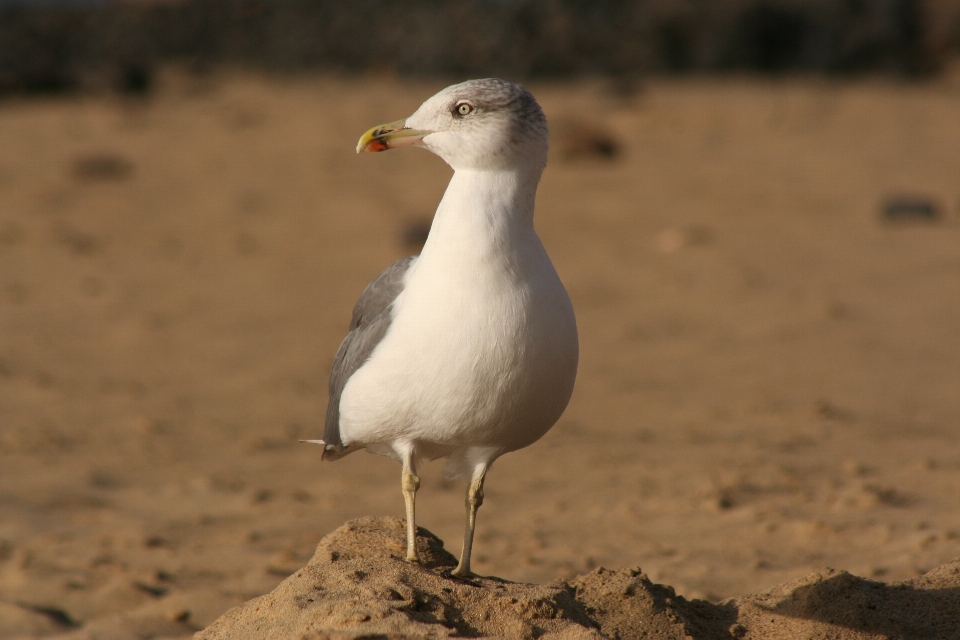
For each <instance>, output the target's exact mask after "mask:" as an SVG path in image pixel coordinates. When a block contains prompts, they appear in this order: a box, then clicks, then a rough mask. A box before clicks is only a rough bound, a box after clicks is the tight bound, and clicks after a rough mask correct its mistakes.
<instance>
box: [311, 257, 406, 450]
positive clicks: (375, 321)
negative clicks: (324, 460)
mask: <svg viewBox="0 0 960 640" xmlns="http://www.w3.org/2000/svg"><path fill="white" fill-rule="evenodd" d="M417 257H418V256H410V257H407V258H403V259H402V260H397V261H396V262H394V263H393V264H392V265H390V266H389V267H387V268H386V269H385V270H384V271H383V273H381V274H380V275H379V276H377V277H376V278H375V279H374V280H373V282H371V283H370V284H368V285H367V288H366V289H364V290H363V293H362V294H361V295H360V299H359V300H357V304H356V306H355V307H354V308H353V318H351V320H350V331H349V332H348V333H347V337H346V338H344V339H343V342H342V343H341V344H340V348H339V349H338V350H337V355H336V357H335V358H334V359H333V367H332V368H331V369H330V402H329V404H328V405H327V424H326V428H325V429H324V432H323V441H324V442H325V443H326V444H327V446H330V445H332V446H333V447H334V450H333V451H331V453H333V454H334V455H336V454H335V453H334V452H341V451H343V440H342V439H341V438H340V396H341V394H342V393H343V388H344V387H345V386H346V385H347V380H349V379H350V376H352V375H353V374H354V373H356V371H357V369H359V368H360V367H362V366H363V365H364V364H366V362H367V360H369V359H370V356H371V355H372V354H373V350H374V349H375V348H376V347H377V345H378V344H380V341H381V340H383V336H385V335H387V330H388V329H389V328H390V323H391V321H392V315H391V309H392V307H393V301H394V300H396V299H397V296H399V295H400V292H401V291H403V277H404V275H405V274H406V273H407V270H408V269H410V267H411V266H412V265H413V263H414V262H415V261H416V259H417ZM337 457H339V456H337Z"/></svg>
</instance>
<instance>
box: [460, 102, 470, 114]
mask: <svg viewBox="0 0 960 640" xmlns="http://www.w3.org/2000/svg"><path fill="white" fill-rule="evenodd" d="M471 113H473V105H472V104H470V103H469V102H461V103H459V104H458V105H457V114H458V115H461V116H466V115H470V114H471Z"/></svg>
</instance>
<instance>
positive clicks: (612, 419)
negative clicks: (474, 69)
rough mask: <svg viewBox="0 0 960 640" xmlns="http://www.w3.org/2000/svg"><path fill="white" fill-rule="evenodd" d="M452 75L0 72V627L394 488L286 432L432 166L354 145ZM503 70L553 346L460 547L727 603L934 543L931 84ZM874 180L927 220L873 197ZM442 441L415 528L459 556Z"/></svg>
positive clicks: (947, 419) (946, 505) (945, 511)
mask: <svg viewBox="0 0 960 640" xmlns="http://www.w3.org/2000/svg"><path fill="white" fill-rule="evenodd" d="M449 80H450V81H451V82H452V81H456V80H459V79H458V78H451V79H449ZM446 84H449V82H447V81H445V80H442V79H440V80H430V81H426V80H423V81H401V80H397V79H395V78H388V77H369V78H363V79H345V78H337V77H329V76H297V77H289V78H276V77H273V78H265V77H260V76H256V75H249V74H243V75H241V74H221V75H212V76H205V77H194V76H191V75H188V74H184V73H180V72H177V71H175V70H168V71H166V72H164V74H163V75H162V76H161V78H160V81H159V86H158V90H157V92H156V93H155V94H154V95H152V96H150V97H148V98H143V99H122V98H118V97H113V96H75V97H66V98H64V97H60V98H56V97H50V98H31V99H9V100H6V101H4V102H2V103H0V637H2V638H21V637H60V636H63V637H65V638H93V637H110V638H114V637H115V638H126V637H131V638H132V637H189V636H190V635H192V633H193V632H194V631H196V630H199V629H201V628H203V627H205V626H207V625H209V624H210V623H211V622H212V621H213V620H214V619H216V618H217V617H218V616H220V615H221V614H222V613H223V612H224V611H226V610H227V609H228V608H230V607H232V606H235V605H237V604H239V603H241V602H243V601H245V600H247V599H249V598H252V597H255V596H259V595H262V594H264V593H267V592H269V591H270V590H271V589H273V588H274V587H276V586H277V585H278V584H279V583H280V582H281V580H283V579H284V578H285V577H287V576H289V575H291V574H293V573H294V572H295V571H297V570H298V569H299V568H300V567H302V566H303V565H304V564H305V563H306V562H307V561H308V560H309V559H310V558H311V556H312V555H313V553H314V549H315V548H316V546H317V543H318V542H319V541H320V539H321V538H323V536H325V535H326V534H328V533H330V532H331V531H333V530H334V529H336V528H337V527H339V526H340V525H342V524H343V523H344V522H345V521H347V520H349V519H351V518H358V517H362V516H394V517H402V516H403V500H402V498H401V496H400V489H399V478H400V470H399V467H398V466H397V465H396V464H395V463H393V462H391V461H389V460H387V459H385V458H380V457H375V456H370V455H367V454H364V453H358V454H355V455H351V456H349V457H347V458H345V459H343V460H341V461H338V462H335V463H332V464H328V463H323V464H321V463H320V457H319V450H317V449H316V448H314V447H311V446H309V445H303V444H299V443H298V440H299V439H301V438H317V437H320V436H321V435H322V417H323V412H324V410H325V407H326V384H327V374H328V371H329V367H330V364H331V361H332V358H333V355H334V353H335V352H336V349H337V346H338V344H339V342H340V340H341V339H342V337H343V335H344V333H345V331H346V326H347V323H348V321H349V317H350V311H351V308H352V305H353V303H354V302H355V300H356V298H357V296H358V295H359V294H360V292H361V291H362V290H363V287H364V286H365V285H366V283H367V282H368V281H369V280H370V279H371V278H373V277H374V276H376V275H377V274H378V273H379V272H380V271H381V270H382V269H383V268H384V267H385V266H387V265H389V264H390V263H391V262H393V261H394V260H396V259H398V258H400V257H403V256H405V255H409V254H411V253H416V252H417V251H418V247H417V246H416V238H417V235H418V231H420V230H421V229H422V228H423V227H424V225H425V224H427V223H429V220H430V216H431V214H432V212H433V211H434V209H435V207H436V205H437V203H438V201H439V199H440V197H441V195H442V193H443V190H444V188H445V186H446V183H447V180H448V179H449V176H450V170H449V169H448V168H447V167H446V165H444V164H443V163H442V161H440V160H439V159H438V158H436V157H433V156H432V155H430V154H428V153H425V152H422V151H418V150H397V151H392V152H390V153H384V154H376V155H374V154H364V155H362V156H358V155H356V154H355V153H354V146H355V144H356V140H357V138H358V137H359V136H360V134H361V133H363V131H365V130H366V129H367V128H369V127H371V126H373V125H375V124H379V123H382V122H388V121H392V120H396V119H398V118H402V117H405V116H407V115H409V114H410V113H412V112H413V110H414V109H416V107H417V106H418V105H419V104H420V103H421V102H422V101H423V100H424V99H425V98H426V97H428V96H430V95H432V94H433V93H434V92H435V91H437V90H438V89H440V88H442V87H443V86H445V85H446ZM528 86H529V88H530V89H531V91H532V92H533V93H534V94H535V95H536V96H537V98H538V100H539V101H540V102H541V104H542V105H543V108H544V110H545V111H546V113H547V116H548V118H549V119H550V122H551V125H552V126H553V131H554V137H553V145H552V151H551V160H550V165H549V166H548V168H547V171H546V172H545V174H544V178H543V181H542V183H541V186H540V190H539V195H538V202H537V214H536V225H537V229H538V232H539V234H540V236H541V238H542V239H543V241H544V244H545V246H546V248H547V250H548V251H549V252H550V255H551V257H552V259H553V262H554V264H555V265H556V268H557V271H558V272H559V273H560V276H561V278H562V279H563V281H564V282H565V284H566V286H567V288H568V290H569V292H570V295H571V298H572V300H573V303H574V307H575V310H576V313H577V320H578V325H579V331H580V340H581V360H580V370H579V376H578V381H577V387H576V390H575V392H574V396H573V399H572V401H571V403H570V406H569V408H568V409H567V412H566V414H565V415H564V417H563V418H561V420H560V422H559V423H558V424H557V425H556V427H554V429H553V430H552V431H551V432H550V433H548V434H547V435H546V436H545V437H544V438H543V439H542V440H541V441H540V442H538V443H537V444H535V445H533V446H531V447H529V448H527V449H524V450H522V451H519V452H516V453H513V454H510V455H507V456H505V457H504V458H502V459H500V460H499V461H498V462H497V464H496V465H495V466H494V468H493V470H492V471H491V473H490V475H489V476H488V481H487V485H486V502H485V503H484V506H483V508H482V509H481V511H480V514H479V520H478V532H477V539H476V543H475V546H474V570H475V571H477V572H478V573H480V574H483V575H494V576H500V577H502V578H505V579H508V580H512V581H520V582H537V583H543V582H547V581H550V580H554V579H557V578H563V579H571V578H573V577H574V576H576V575H578V574H585V573H588V572H590V571H593V570H595V569H596V568H597V567H601V566H603V567H608V568H627V567H638V566H639V567H641V568H642V570H643V572H645V574H646V575H648V576H649V577H650V579H651V580H653V581H654V582H658V583H663V584H668V585H671V586H672V587H673V588H674V589H676V592H677V593H679V594H681V595H683V596H685V597H687V598H688V599H692V598H700V599H704V600H707V601H710V602H718V601H721V600H723V599H725V598H729V597H734V596H738V595H742V594H746V593H755V592H759V591H763V590H766V589H770V588H772V587H774V586H775V585H778V584H781V583H784V582H787V581H791V580H796V579H798V578H800V577H801V576H804V575H807V574H809V573H811V572H813V571H817V570H821V569H824V568H825V567H832V568H835V569H838V570H846V571H849V572H851V573H853V574H855V575H858V576H863V577H866V578H871V579H874V580H883V581H898V580H907V579H911V578H915V577H917V576H919V575H920V574H922V573H924V572H926V571H929V570H930V569H932V568H934V567H936V566H937V565H940V564H943V563H945V562H948V561H950V560H952V559H955V558H957V557H958V556H960V509H958V508H957V504H958V502H957V501H958V496H960V437H958V436H960V331H958V318H960V284H958V283H960V213H958V206H960V117H958V113H960V112H958V104H960V79H958V78H957V77H956V76H955V74H954V75H950V74H947V75H946V76H945V77H943V78H940V79H938V80H936V81H930V82H924V83H913V84H910V83H900V82H894V81H887V80H881V79H871V80H856V81H846V82H840V81H827V80H816V79H792V80H779V81H773V80H763V79H751V78H737V77H731V78H726V79H684V80H668V79H651V80H648V81H645V82H643V83H639V84H637V85H636V86H629V87H624V86H620V85H613V84H610V83H607V82H604V81H600V80H595V81H588V80H584V81H578V82H566V83H530V84H529V85H528ZM611 145H612V146H611ZM894 196H904V197H908V198H911V199H917V198H920V199H924V200H928V201H929V202H930V203H932V206H933V210H934V213H935V214H936V215H937V216H938V217H937V219H935V220H932V221H930V220H923V219H920V220H913V219H910V220H903V221H899V222H897V221H894V222H891V221H888V220H884V219H883V217H882V215H881V210H882V207H883V204H884V202H887V201H888V199H889V198H890V197H894ZM921 217H922V216H921ZM441 467H442V464H440V463H434V464H431V465H429V466H428V467H427V468H426V470H425V471H424V473H423V474H422V478H423V488H422V489H421V491H420V493H419V495H418V503H417V506H418V524H421V525H422V526H424V527H426V528H428V529H429V530H431V531H433V532H434V533H436V534H437V535H438V536H439V537H440V538H442V539H443V540H444V541H446V543H447V548H448V549H449V550H451V551H453V552H454V553H456V552H458V551H459V540H460V538H461V536H462V526H463V523H462V520H463V490H464V486H463V485H462V483H459V482H448V481H444V480H442V479H441V478H440V469H441ZM138 616H139V617H138ZM131 620H133V621H136V620H149V621H152V622H149V623H147V622H144V623H143V624H144V625H147V626H145V627H142V628H141V627H137V626H136V624H134V623H131V622H130V621H131ZM151 624H152V625H154V626H152V627H151V626H149V625H151ZM124 625H126V626H124ZM97 629H100V630H101V631H99V632H96V633H95V631H96V630H97ZM137 629H140V630H141V631H143V629H150V630H152V631H150V634H148V635H144V634H145V633H146V632H143V633H141V631H137ZM97 633H99V634H100V635H97ZM111 633H112V634H114V635H109V634H111ZM137 633H140V635H137Z"/></svg>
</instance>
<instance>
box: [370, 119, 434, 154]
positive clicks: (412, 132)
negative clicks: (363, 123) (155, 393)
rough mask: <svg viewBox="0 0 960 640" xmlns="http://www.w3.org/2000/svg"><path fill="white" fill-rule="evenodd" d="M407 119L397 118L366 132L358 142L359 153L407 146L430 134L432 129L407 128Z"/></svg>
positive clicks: (418, 142) (417, 142)
mask: <svg viewBox="0 0 960 640" xmlns="http://www.w3.org/2000/svg"><path fill="white" fill-rule="evenodd" d="M406 122H407V121H406V120H397V121H396V122H390V123H387V124H381V125H379V126H376V127H374V128H372V129H370V130H369V131H367V132H366V133H365V134H363V135H362V136H360V142H358V143H357V153H362V152H364V151H386V150H387V149H393V148H394V147H406V146H410V145H415V144H420V141H421V140H423V137H424V136H428V135H430V134H431V133H433V132H432V131H419V130H417V129H407V128H406V126H405V125H406Z"/></svg>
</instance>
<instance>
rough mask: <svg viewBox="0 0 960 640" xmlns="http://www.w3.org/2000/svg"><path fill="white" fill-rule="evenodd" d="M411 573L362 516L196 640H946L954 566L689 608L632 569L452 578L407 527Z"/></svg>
mask: <svg viewBox="0 0 960 640" xmlns="http://www.w3.org/2000/svg"><path fill="white" fill-rule="evenodd" d="M418 548H419V551H420V554H421V557H422V558H423V561H424V563H423V565H422V566H416V565H410V564H407V563H406V562H404V561H403V555H404V549H405V546H404V526H403V522H402V521H400V520H396V519H393V518H372V517H371V518H361V519H359V520H352V521H350V522H348V523H347V524H345V525H343V526H342V527H340V528H339V529H337V530H336V531H334V532H333V533H331V534H330V535H328V536H327V537H326V538H324V539H323V540H322V541H321V542H320V544H319V545H318V546H317V551H316V553H315V554H314V556H313V558H312V559H311V560H310V562H309V563H308V564H307V565H306V566H305V567H304V568H303V569H301V570H299V571H297V572H296V573H295V574H293V575H292V576H290V577H289V578H287V579H286V580H285V581H284V582H283V583H281V584H280V586H278V587H277V588H276V589H275V590H274V591H272V592H271V593H269V594H267V595H264V596H261V597H259V598H255V599H253V600H250V601H249V602H246V603H245V604H242V605H240V606H238V607H236V608H234V609H232V610H230V611H228V612H227V613H226V614H224V615H223V616H222V617H220V618H219V619H218V620H217V621H216V622H214V623H213V624H212V625H210V626H209V627H208V628H207V629H205V630H203V631H201V632H199V633H198V634H197V635H196V638H197V640H215V639H221V638H248V639H251V640H253V639H257V638H264V639H266V638H304V639H309V640H321V639H327V638H330V639H334V638H337V639H340V638H343V639H346V638H350V639H358V638H383V639H385V640H386V639H390V640H392V639H398V640H399V639H401V638H402V639H408V638H409V639H414V638H447V637H502V638H544V639H545V640H551V639H552V640H561V639H567V640H573V639H587V638H597V639H599V638H618V639H619V638H623V639H628V638H630V639H632V638H662V639H667V638H693V639H696V640H706V639H713V638H764V639H767V640H776V639H778V638H783V639H787V638H791V639H793V638H822V637H830V638H836V639H841V640H846V639H853V638H858V639H859V638H878V637H904V638H943V639H947V638H956V637H957V633H958V629H960V562H954V563H950V564H946V565H943V566H941V567H938V568H937V569H935V570H933V571H931V572H929V573H927V574H926V575H923V576H920V577H919V578H916V579H913V580H908V581H905V582H900V583H895V584H885V583H881V582H873V581H870V580H865V579H863V578H858V577H856V576H853V575H850V574H849V573H846V572H843V571H832V570H825V571H821V572H817V573H814V574H811V575H810V576H807V577H805V578H803V579H800V580H797V581H795V582H791V583H788V584H784V585H781V586H779V587H776V588H774V589H771V590H770V591H767V592H765V593H761V594H758V595H752V596H745V597H741V598H734V599H731V600H727V601H725V602H722V603H720V604H711V603H708V602H704V601H702V600H693V601H688V600H686V599H684V598H683V597H680V596H677V595H676V594H675V593H674V591H673V589H672V588H670V587H668V586H664V585H659V584H654V583H652V582H651V581H650V580H649V579H648V578H647V576H645V575H644V574H643V573H641V572H640V570H639V569H626V570H617V571H611V570H607V569H602V568H601V569H597V570H596V571H593V572H592V573H590V574H587V575H584V576H580V577H578V578H575V579H574V580H572V581H569V582H563V581H557V582H553V583H550V584H545V585H534V584H519V583H513V582H507V581H504V580H500V579H498V578H476V579H473V580H460V579H456V578H453V577H451V576H450V575H449V573H450V569H452V568H453V567H454V566H455V565H456V559H455V558H454V557H453V556H452V555H451V554H450V553H448V552H447V551H446V550H445V549H444V548H443V542H442V541H441V540H440V539H439V538H437V537H436V536H435V535H433V534H432V533H430V532H429V531H426V530H425V529H420V532H419V537H418Z"/></svg>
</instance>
